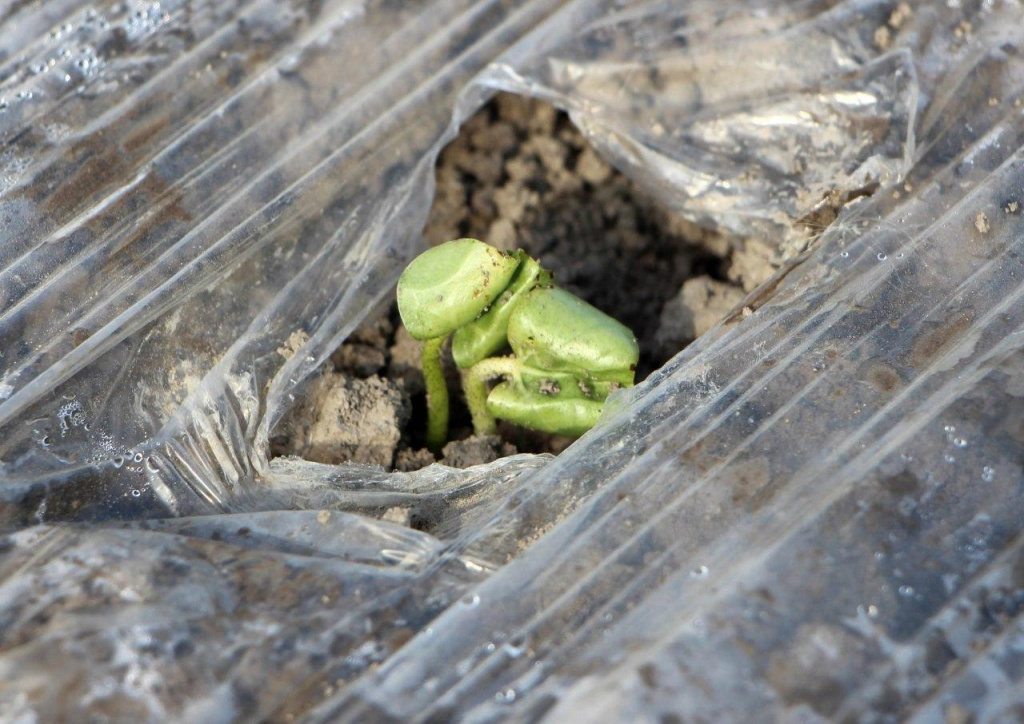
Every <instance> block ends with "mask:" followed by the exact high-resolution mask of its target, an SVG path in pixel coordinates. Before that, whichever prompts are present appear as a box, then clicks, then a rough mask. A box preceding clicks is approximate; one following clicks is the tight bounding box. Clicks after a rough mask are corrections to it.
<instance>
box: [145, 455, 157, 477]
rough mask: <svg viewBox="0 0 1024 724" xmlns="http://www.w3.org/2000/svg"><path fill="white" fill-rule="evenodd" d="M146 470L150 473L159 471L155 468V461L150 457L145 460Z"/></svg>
mask: <svg viewBox="0 0 1024 724" xmlns="http://www.w3.org/2000/svg"><path fill="white" fill-rule="evenodd" d="M146 470H147V471H149V472H151V473H156V472H159V470H160V469H159V468H158V467H157V466H156V460H154V459H153V456H152V455H151V456H149V457H148V458H146Z"/></svg>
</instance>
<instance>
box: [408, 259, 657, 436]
mask: <svg viewBox="0 0 1024 724" xmlns="http://www.w3.org/2000/svg"><path fill="white" fill-rule="evenodd" d="M398 311H399V314H400V315H401V317H402V322H403V323H404V324H405V327H406V329H408V330H409V333H410V334H411V335H412V336H413V337H414V338H416V339H418V340H421V341H422V342H423V359H422V363H423V377H424V381H425V383H426V388H427V445H429V446H430V447H431V448H432V449H435V450H436V449H438V448H440V447H441V446H442V445H443V444H444V442H445V440H446V438H447V436H448V389H447V386H446V385H445V381H444V375H443V373H442V370H441V356H440V355H441V347H442V345H443V344H444V341H445V340H446V339H447V338H448V337H449V336H451V335H454V336H453V338H452V356H453V358H454V359H455V364H456V365H457V366H458V367H459V368H460V369H461V370H462V383H463V390H464V392H465V397H466V405H467V406H468V407H469V411H470V414H471V415H472V418H473V429H474V432H476V434H478V435H482V434H489V433H493V432H494V431H495V425H496V422H495V418H501V419H503V420H508V421H510V422H513V423H515V424H518V425H522V426H523V427H528V428H531V429H534V430H540V431H542V432H552V433H559V434H563V435H572V436H578V435H582V434H583V433H584V432H586V431H587V430H589V429H590V428H591V427H593V426H594V424H595V423H596V422H597V418H598V417H599V416H600V414H601V410H602V408H603V407H604V401H605V399H606V398H607V397H608V395H609V394H611V392H612V391H614V390H616V389H618V388H619V387H628V386H631V385H632V384H633V374H634V370H635V368H636V362H637V359H638V357H639V348H638V347H637V343H636V338H635V337H634V336H633V333H632V332H630V331H629V329H628V328H627V327H625V326H624V325H622V324H620V323H619V322H617V321H615V320H614V319H612V318H611V317H609V316H608V315H607V314H605V313H604V312H601V311H600V310H598V309H596V308H595V307H592V306H591V305H589V304H587V303H586V302H584V301H583V300H582V299H579V298H578V297H576V296H574V295H572V294H570V293H569V292H567V291H565V290H564V289H559V288H557V287H555V286H554V284H553V281H552V277H551V274H550V273H549V272H547V271H545V270H544V269H543V268H541V266H540V264H538V263H537V262H536V261H534V260H533V259H531V258H530V257H529V256H528V255H527V254H526V253H525V252H523V251H519V250H517V251H515V252H511V253H502V252H500V251H498V250H497V249H494V248H493V247H491V246H488V245H487V244H485V243H483V242H482V241H477V240H476V239H458V240H456V241H449V242H447V243H445V244H441V245H440V246H437V247H434V248H433V249H430V250H428V251H426V252H424V253H423V254H421V255H420V256H418V257H416V258H415V259H413V261H412V263H411V264H409V266H408V268H406V270H405V271H404V272H403V273H402V277H401V278H400V279H399V281H398ZM506 347H509V348H511V350H512V355H511V356H507V357H505V356H494V355H496V354H497V353H499V352H501V351H502V350H503V349H505V348H506ZM495 380H500V382H499V383H498V384H497V385H496V386H495V387H494V389H492V390H490V391H488V388H487V384H488V383H489V382H491V381H495Z"/></svg>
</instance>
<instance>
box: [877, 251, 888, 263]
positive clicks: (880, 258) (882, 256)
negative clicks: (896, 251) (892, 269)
mask: <svg viewBox="0 0 1024 724" xmlns="http://www.w3.org/2000/svg"><path fill="white" fill-rule="evenodd" d="M888 258H889V257H888V256H887V255H886V253H885V252H884V251H880V252H878V261H885V260H886V259H888Z"/></svg>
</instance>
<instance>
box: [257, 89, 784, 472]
mask: <svg viewBox="0 0 1024 724" xmlns="http://www.w3.org/2000/svg"><path fill="white" fill-rule="evenodd" d="M424 235H425V237H426V239H427V241H428V243H430V244H431V245H436V244H440V243H443V242H445V241H448V240H450V239H456V238H460V237H467V236H468V237H473V238H477V239H482V240H484V241H486V242H488V243H489V244H491V245H493V246H496V247H498V248H500V249H506V250H507V249H513V248H516V247H520V248H523V249H525V250H526V251H527V252H528V253H529V254H530V255H531V256H533V257H535V258H537V259H538V260H539V261H540V262H541V264H542V265H543V266H544V267H546V268H547V269H549V270H551V271H553V272H554V274H555V280H556V283H557V284H559V285H560V286H562V287H565V288H566V289H568V290H569V291H571V292H573V293H575V294H577V295H578V296H580V297H582V298H583V299H585V300H587V301H588V302H590V303H591V304H593V305H594V306H596V307H597V308H599V309H601V310H602V311H604V312H606V313H607V314H609V315H611V316H612V317H614V318H616V319H618V320H619V321H621V322H622V323H623V324H625V325H626V326H628V327H629V328H630V329H632V330H633V331H634V333H635V334H636V336H637V339H638V341H639V343H640V350H641V356H640V363H639V365H638V368H637V382H639V381H641V380H643V379H644V378H645V377H647V375H649V374H650V373H651V372H653V371H654V370H656V369H657V368H659V367H660V366H661V365H663V364H664V363H665V362H666V361H667V360H668V359H669V358H670V357H672V356H673V355H675V354H676V353H677V352H679V350H681V349H682V348H683V347H684V346H685V345H686V344H688V343H689V342H691V341H692V340H693V339H694V338H696V337H697V336H699V335H700V334H702V333H703V332H704V331H705V330H706V329H708V328H710V327H711V326H713V324H714V323H715V322H717V321H718V320H719V319H721V318H722V317H724V316H725V315H726V314H727V313H728V312H729V311H731V309H732V308H733V307H734V306H735V305H736V304H737V303H739V301H740V300H741V299H742V298H743V296H744V295H745V293H746V292H748V291H750V290H752V289H753V288H755V287H756V286H758V285H759V284H760V283H761V282H762V281H764V280H765V279H767V278H768V276H770V275H771V274H772V273H773V272H774V271H775V269H776V268H778V265H779V261H780V260H779V259H778V258H777V256H776V254H775V252H773V250H772V248H771V247H770V246H769V245H768V244H765V243H763V242H759V241H757V240H737V239H726V238H723V237H722V236H720V235H718V234H715V233H712V232H708V231H706V230H703V229H701V228H699V227H697V226H696V225H694V224H692V223H690V222H688V221H686V220H684V219H682V218H681V217H678V216H676V215H674V214H672V213H671V212H670V211H668V210H667V209H665V208H663V207H661V206H659V205H658V204H656V203H655V202H653V201H652V200H651V199H650V198H649V197H648V196H646V195H645V194H644V193H642V192H641V191H640V190H639V189H638V188H637V187H636V186H635V185H634V184H633V183H632V182H631V181H630V180H629V179H627V178H626V177H625V176H623V175H622V174H621V173H619V172H618V171H616V170H615V169H613V168H612V167H611V166H609V165H608V164H607V163H605V161H603V160H602V159H601V158H600V156H598V155H597V153H596V152H595V151H594V150H593V148H591V147H590V145H589V144H588V143H587V142H586V141H585V140H584V138H583V137H582V135H581V134H580V133H579V131H578V130H576V128H575V127H574V126H573V125H572V124H571V122H570V121H569V119H568V117H567V116H566V115H565V114H564V113H561V112H559V111H557V110H556V109H555V108H553V107H552V106H550V105H547V104H544V103H541V102H538V101H534V100H531V99H527V98H522V97H519V96H512V95H507V94H499V95H498V96H497V97H496V98H495V99H494V100H493V101H492V102H491V103H489V104H488V105H487V106H485V107H484V108H483V109H482V110H481V111H480V112H479V113H478V114H476V115H475V116H474V117H473V118H471V119H469V120H468V121H467V122H466V124H465V126H464V127H463V129H462V132H461V133H460V135H459V136H458V138H456V139H455V140H454V141H453V142H452V143H451V144H450V145H449V146H447V147H446V148H445V149H444V150H443V151H442V153H441V155H440V158H439V160H438V165H437V194H436V197H435V200H434V204H433V207H432V208H431V212H430V217H429V220H428V223H427V227H426V229H425V230H424ZM283 353H287V351H285V352H283ZM331 362H332V364H331V365H330V369H327V370H324V374H323V376H322V377H321V378H319V379H317V380H314V381H313V383H312V384H311V385H310V386H309V388H308V392H307V394H306V396H305V399H304V400H302V401H301V402H300V403H299V404H297V405H296V407H295V408H294V410H293V412H292V413H291V414H290V416H289V417H288V418H287V419H286V420H285V421H284V422H283V423H282V424H281V426H280V427H279V429H278V430H277V431H276V432H277V434H276V435H275V437H274V438H273V439H272V452H273V454H275V455H298V456H300V457H304V458H306V459H309V460H314V461H317V462H325V463H339V462H343V461H345V460H354V461H356V462H364V463H374V464H378V465H381V466H383V467H385V468H388V469H391V468H394V469H398V470H415V469H418V468H420V467H424V466H426V465H428V464H430V463H432V462H435V457H434V456H433V455H432V454H431V453H430V452H429V451H427V450H425V449H424V448H423V436H424V430H425V425H426V405H425V400H424V394H423V379H422V374H421V373H420V370H419V343H417V342H415V341H414V340H413V339H412V338H411V337H409V335H408V333H407V332H405V330H404V329H403V328H402V327H401V323H400V320H399V318H398V313H397V309H396V307H395V305H394V304H393V303H392V304H391V305H390V306H388V307H387V308H385V309H381V310H379V311H378V312H377V313H375V314H373V315H371V316H370V318H369V319H368V320H367V322H366V323H365V324H364V325H363V326H362V327H361V328H360V329H359V330H357V331H356V332H355V333H354V334H353V335H352V337H351V338H350V339H349V340H347V341H346V342H345V344H343V345H342V346H341V347H340V348H339V349H338V350H337V351H336V352H335V353H334V354H333V355H332V357H331ZM449 373H450V377H449V389H450V390H451V393H452V395H451V396H452V415H451V439H452V440H453V441H454V442H452V443H449V445H448V446H446V448H445V450H444V453H443V456H442V457H441V461H442V462H444V463H445V464H447V465H452V466H454V467H467V466H470V465H475V464H481V463H486V462H490V461H492V460H494V459H496V458H497V457H500V456H503V455H508V454H512V453H514V452H516V451H519V452H554V453H558V452H560V451H561V450H563V449H564V448H565V447H566V446H567V445H568V444H569V443H570V442H571V440H569V439H567V438H562V437H558V436H553V435H547V434H543V433H536V432H532V431H529V430H522V429H519V428H515V427H513V426H511V425H501V426H500V430H499V432H500V437H495V438H492V439H481V438H477V437H473V436H472V430H471V427H470V420H469V415H468V412H467V411H466V408H465V406H464V404H463V403H462V401H461V399H460V396H459V392H458V390H459V380H458V374H457V372H456V370H455V368H454V365H453V364H449Z"/></svg>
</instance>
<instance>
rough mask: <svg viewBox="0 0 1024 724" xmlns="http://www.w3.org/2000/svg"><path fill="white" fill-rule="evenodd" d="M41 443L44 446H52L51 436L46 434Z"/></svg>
mask: <svg viewBox="0 0 1024 724" xmlns="http://www.w3.org/2000/svg"><path fill="white" fill-rule="evenodd" d="M39 444H40V445H42V446H43V447H50V436H49V435H44V436H43V439H42V440H40V441H39Z"/></svg>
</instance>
